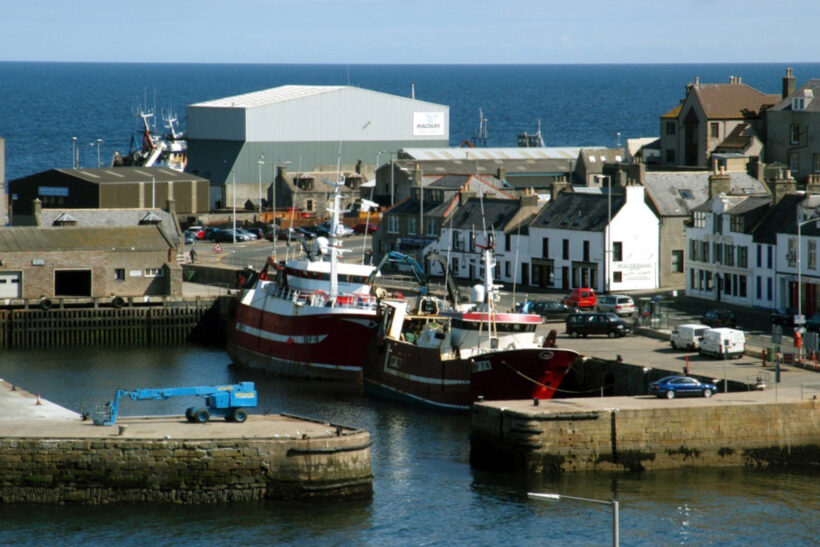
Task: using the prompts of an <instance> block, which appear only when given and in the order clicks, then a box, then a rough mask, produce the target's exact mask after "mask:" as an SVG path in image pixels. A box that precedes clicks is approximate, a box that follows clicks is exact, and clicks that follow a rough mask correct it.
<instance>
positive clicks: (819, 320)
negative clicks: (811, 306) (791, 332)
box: [805, 313, 820, 332]
mask: <svg viewBox="0 0 820 547" xmlns="http://www.w3.org/2000/svg"><path fill="white" fill-rule="evenodd" d="M805 327H806V330H808V331H812V332H818V331H820V313H815V314H814V315H810V316H809V317H806V325H805Z"/></svg>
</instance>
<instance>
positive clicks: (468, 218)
mask: <svg viewBox="0 0 820 547" xmlns="http://www.w3.org/2000/svg"><path fill="white" fill-rule="evenodd" d="M482 201H483V207H482ZM520 206H521V202H520V201H519V200H516V199H495V198H487V199H484V200H480V199H478V198H470V199H468V200H467V202H466V203H465V204H464V205H462V206H461V207H459V208H458V210H457V211H456V213H455V214H454V215H453V217H452V219H451V220H450V223H449V225H450V227H451V228H453V229H456V230H470V229H472V228H475V229H476V230H483V229H484V226H485V225H486V226H487V229H488V230H490V229H493V230H504V228H505V227H506V225H507V223H509V222H510V221H511V220H512V219H513V217H515V214H516V213H517V212H518V209H519V207H520Z"/></svg>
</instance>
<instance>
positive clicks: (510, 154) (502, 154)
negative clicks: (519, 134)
mask: <svg viewBox="0 0 820 547" xmlns="http://www.w3.org/2000/svg"><path fill="white" fill-rule="evenodd" d="M600 148H604V147H603V146H602V147H600ZM581 150H582V147H580V146H561V147H551V148H518V147H508V148H402V149H401V150H399V157H400V158H402V159H416V160H475V159H485V160H516V159H517V160H527V159H536V160H537V159H564V160H575V159H576V158H577V157H578V154H579V153H580V152H581Z"/></svg>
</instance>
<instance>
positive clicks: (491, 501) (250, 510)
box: [0, 348, 820, 545]
mask: <svg viewBox="0 0 820 547" xmlns="http://www.w3.org/2000/svg"><path fill="white" fill-rule="evenodd" d="M0 377H2V378H5V379H7V380H10V381H13V382H15V383H17V384H19V385H21V386H23V387H26V388H28V389H29V390H33V391H38V392H41V393H42V394H43V396H44V397H46V398H48V399H50V400H52V401H55V402H57V403H60V404H62V405H64V406H67V407H69V408H72V409H74V410H77V411H81V410H83V409H91V408H93V406H94V405H95V404H96V403H99V402H102V401H104V400H106V399H109V398H111V397H112V396H113V394H114V391H115V390H116V389H117V388H119V387H126V388H135V387H163V386H181V385H199V384H212V383H222V382H234V381H240V380H253V381H255V382H256V384H257V389H258V391H259V400H260V403H259V408H258V409H257V412H262V411H264V410H271V411H273V412H279V411H287V412H291V413H295V414H302V415H308V416H313V417H318V418H322V419H327V420H334V421H337V422H340V423H344V424H347V425H353V426H358V427H362V428H365V429H367V430H368V431H370V433H371V435H372V437H373V449H372V455H373V473H374V475H375V484H374V490H375V494H374V497H373V500H372V501H369V502H360V503H353V504H350V503H348V504H327V505H320V506H316V505H303V504H283V503H253V504H234V505H229V506H214V507H209V506H206V507H185V506H167V505H165V506H162V505H139V506H136V505H126V506H122V505H120V506H111V507H95V508H93V509H89V508H85V507H40V506H37V507H17V506H15V507H3V508H2V510H0V544H8V543H23V544H34V543H36V544H44V543H47V542H54V541H59V542H60V543H63V544H71V545H76V544H97V543H117V544H121V543H122V544H146V543H148V542H152V543H156V544H161V545H166V544H172V543H173V544H175V545H176V544H181V545H186V544H192V545H193V544H200V545H206V544H207V545H212V544H215V543H217V542H224V543H225V544H236V543H238V542H240V541H241V542H243V543H248V542H255V543H284V544H305V543H308V544H377V545H387V544H391V545H395V544H398V545H419V544H453V543H455V544H479V545H489V544H524V545H543V544H569V545H590V544H600V545H606V544H608V543H609V541H610V537H611V536H610V532H611V517H610V513H609V509H608V508H606V507H604V506H597V505H591V506H590V505H583V504H579V503H572V502H561V503H555V504H553V503H546V502H532V501H529V500H528V499H527V498H526V492H527V491H529V490H541V491H550V492H560V493H563V494H567V495H575V496H580V497H592V498H598V499H609V498H611V497H612V496H613V495H617V497H618V498H619V499H620V501H621V504H622V505H621V523H620V524H621V538H622V541H623V543H624V545H658V544H689V545H700V544H705V543H717V544H729V545H744V544H749V543H756V544H760V545H785V544H788V545H814V544H816V529H817V525H818V524H820V517H818V515H820V494H818V490H817V484H818V479H820V473H818V472H816V471H799V472H766V471H761V472H749V471H745V470H706V471H704V470H698V471H679V472H661V473H648V474H643V475H629V474H624V475H610V474H575V475H569V474H567V475H562V476H556V477H549V478H543V479H532V480H528V479H526V478H523V477H520V476H516V475H511V474H498V473H487V472H482V471H476V470H474V469H471V467H470V465H469V441H468V436H469V417H468V416H462V415H458V414H439V413H433V412H427V411H423V410H419V409H415V408H414V407H408V406H401V405H396V404H392V403H387V402H382V401H380V400H377V399H371V398H369V397H365V396H363V395H362V394H361V393H360V392H359V389H358V388H356V387H339V386H334V385H333V384H332V383H327V382H304V381H288V380H283V379H280V378H274V377H270V376H266V375H262V374H259V373H248V372H245V371H235V370H234V369H232V368H231V367H230V366H229V359H228V357H227V355H226V354H225V353H223V352H222V351H215V350H209V349H202V348H187V349H180V350H130V351H127V350H121V351H102V350H100V351H86V352H79V353H78V352H76V351H72V352H69V351H49V352H7V353H5V354H4V355H3V359H2V362H0ZM186 406H188V403H187V401H185V400H184V399H183V398H178V399H171V400H168V401H146V402H139V403H137V402H132V401H126V405H125V406H124V407H123V413H124V414H163V413H178V412H180V411H181V409H183V408H185V407H186ZM238 427H241V426H238Z"/></svg>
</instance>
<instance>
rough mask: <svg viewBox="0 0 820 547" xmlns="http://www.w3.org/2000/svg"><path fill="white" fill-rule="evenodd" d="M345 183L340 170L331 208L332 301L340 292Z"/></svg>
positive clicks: (330, 297)
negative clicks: (342, 207)
mask: <svg viewBox="0 0 820 547" xmlns="http://www.w3.org/2000/svg"><path fill="white" fill-rule="evenodd" d="M344 184H345V176H344V175H343V174H342V172H341V170H340V171H339V175H338V177H337V178H336V182H335V183H334V185H333V186H334V187H335V191H334V192H333V209H332V210H331V216H330V234H329V235H330V245H329V247H330V249H329V251H330V295H329V300H330V301H331V302H335V301H336V296H338V294H339V274H338V271H337V270H338V262H339V258H338V252H339V248H338V246H337V244H339V243H340V242H339V240H338V237H339V236H338V234H339V213H340V212H341V206H342V203H341V200H342V186H344Z"/></svg>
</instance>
